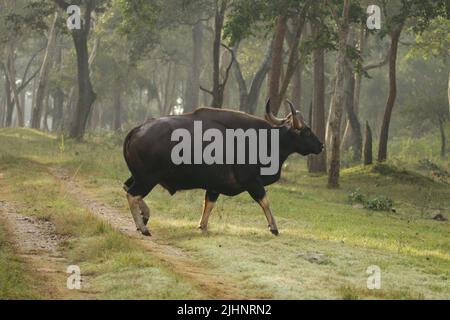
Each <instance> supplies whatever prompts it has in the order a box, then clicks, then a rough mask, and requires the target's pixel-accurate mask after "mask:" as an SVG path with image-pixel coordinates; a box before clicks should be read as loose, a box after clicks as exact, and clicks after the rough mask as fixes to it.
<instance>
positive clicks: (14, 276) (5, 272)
mask: <svg viewBox="0 0 450 320" xmlns="http://www.w3.org/2000/svg"><path fill="white" fill-rule="evenodd" d="M2 222H3V221H2V220H0V223H2ZM38 297H39V295H38V292H36V290H34V288H33V278H32V276H31V271H30V270H26V266H25V265H24V263H23V261H22V260H20V259H19V258H18V257H17V256H16V255H15V253H14V252H13V250H12V249H11V247H10V246H9V243H8V241H7V239H6V230H5V226H4V225H2V224H0V299H27V300H28V299H37V298H38Z"/></svg>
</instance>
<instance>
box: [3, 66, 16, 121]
mask: <svg viewBox="0 0 450 320" xmlns="http://www.w3.org/2000/svg"><path fill="white" fill-rule="evenodd" d="M4 71H5V97H6V102H5V106H6V110H5V122H4V123H5V127H11V126H12V115H13V111H14V103H13V100H12V97H11V84H10V83H9V78H8V76H7V75H6V72H7V71H6V69H4Z"/></svg>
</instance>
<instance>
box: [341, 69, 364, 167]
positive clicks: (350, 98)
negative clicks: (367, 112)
mask: <svg viewBox="0 0 450 320" xmlns="http://www.w3.org/2000/svg"><path fill="white" fill-rule="evenodd" d="M346 76H347V84H346V88H347V90H346V94H347V102H346V103H345V110H346V112H347V117H348V123H349V124H350V128H351V130H350V131H351V132H352V134H351V135H350V137H348V138H347V139H349V145H351V146H352V147H353V161H354V162H355V163H359V162H360V161H361V156H362V133H361V125H360V123H359V120H358V116H357V115H356V112H355V108H354V105H353V102H354V95H355V77H354V75H353V70H352V67H351V66H350V65H349V64H348V63H347V64H346ZM343 141H345V134H344V138H343Z"/></svg>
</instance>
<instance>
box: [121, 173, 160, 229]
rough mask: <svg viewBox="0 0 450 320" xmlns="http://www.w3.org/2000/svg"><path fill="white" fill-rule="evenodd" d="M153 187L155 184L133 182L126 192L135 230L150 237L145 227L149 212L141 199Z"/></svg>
mask: <svg viewBox="0 0 450 320" xmlns="http://www.w3.org/2000/svg"><path fill="white" fill-rule="evenodd" d="M154 186H155V184H152V185H149V184H142V183H139V182H137V181H136V180H135V181H134V182H133V184H132V185H131V187H129V188H128V190H127V200H128V204H129V205H130V211H131V215H132V216H133V220H134V222H135V223H136V228H137V229H138V230H139V231H141V233H142V234H143V235H146V236H150V235H151V234H150V231H149V230H148V229H147V226H146V224H147V222H148V217H149V216H150V210H149V209H148V207H147V205H146V204H145V202H144V200H142V199H143V197H145V196H146V195H147V194H148V193H149V192H150V191H151V190H152V189H153V187H154ZM144 221H145V222H144Z"/></svg>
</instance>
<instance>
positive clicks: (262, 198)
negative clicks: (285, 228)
mask: <svg viewBox="0 0 450 320" xmlns="http://www.w3.org/2000/svg"><path fill="white" fill-rule="evenodd" d="M247 192H248V193H249V194H250V196H251V197H252V198H253V200H255V201H256V202H258V204H259V205H260V206H261V208H262V209H263V211H264V215H265V216H266V219H267V223H268V224H269V230H270V232H272V234H274V235H276V236H277V235H278V227H277V224H276V222H275V218H274V217H273V215H272V211H271V210H270V206H269V200H268V199H267V195H266V190H265V189H264V185H263V184H262V182H261V181H255V182H253V183H249V184H247Z"/></svg>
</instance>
